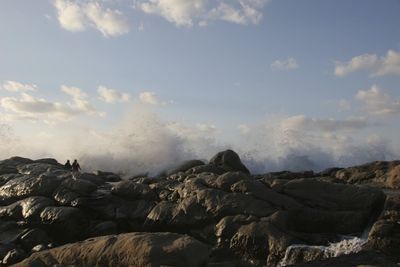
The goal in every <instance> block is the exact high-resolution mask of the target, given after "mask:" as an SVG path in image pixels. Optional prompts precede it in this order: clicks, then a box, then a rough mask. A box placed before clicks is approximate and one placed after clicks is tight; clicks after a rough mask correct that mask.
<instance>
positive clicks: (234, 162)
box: [210, 149, 250, 174]
mask: <svg viewBox="0 0 400 267" xmlns="http://www.w3.org/2000/svg"><path fill="white" fill-rule="evenodd" d="M210 163H211V164H214V165H216V166H219V167H221V168H222V169H224V170H225V171H240V172H244V173H248V174H250V171H249V170H248V169H247V168H246V166H245V165H244V164H243V163H242V161H241V160H240V157H239V156H238V154H236V152H234V151H233V150H230V149H228V150H225V151H221V152H219V153H217V154H216V155H215V156H214V157H212V158H211V159H210Z"/></svg>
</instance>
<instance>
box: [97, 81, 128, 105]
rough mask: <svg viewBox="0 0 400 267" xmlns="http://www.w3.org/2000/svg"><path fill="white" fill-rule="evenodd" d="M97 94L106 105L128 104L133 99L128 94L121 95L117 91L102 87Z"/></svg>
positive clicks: (98, 88)
mask: <svg viewBox="0 0 400 267" xmlns="http://www.w3.org/2000/svg"><path fill="white" fill-rule="evenodd" d="M97 92H98V94H99V98H100V100H102V101H104V102H106V103H117V102H127V101H129V100H130V98H131V96H130V94H128V93H120V92H118V91H117V90H115V89H111V88H107V87H105V86H102V85H100V86H99V87H97Z"/></svg>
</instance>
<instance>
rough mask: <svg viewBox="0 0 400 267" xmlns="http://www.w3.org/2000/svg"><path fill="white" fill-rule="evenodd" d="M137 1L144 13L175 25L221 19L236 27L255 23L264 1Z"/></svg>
mask: <svg viewBox="0 0 400 267" xmlns="http://www.w3.org/2000/svg"><path fill="white" fill-rule="evenodd" d="M215 2H216V3H217V4H216V5H215V4H213V3H214V2H213V1H208V0H192V1H187V0H138V1H136V6H137V7H138V8H139V9H140V10H142V11H143V12H145V13H147V14H153V15H158V16H161V17H163V18H165V19H166V20H167V21H169V22H172V23H174V24H176V25H177V26H183V27H191V26H193V25H195V24H198V25H200V26H206V25H208V22H209V21H213V20H223V21H227V22H232V23H236V24H243V25H245V24H258V23H259V22H260V21H261V19H262V17H263V13H262V9H263V7H264V6H265V5H266V4H267V3H268V2H269V1H268V0H232V1H225V0H222V1H215Z"/></svg>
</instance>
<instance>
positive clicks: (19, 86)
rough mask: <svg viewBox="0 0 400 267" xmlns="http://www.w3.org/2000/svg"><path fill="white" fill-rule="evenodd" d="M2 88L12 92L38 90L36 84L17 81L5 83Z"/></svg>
mask: <svg viewBox="0 0 400 267" xmlns="http://www.w3.org/2000/svg"><path fill="white" fill-rule="evenodd" d="M2 87H3V89H4V90H7V91H10V92H26V91H35V90H36V89H37V86H36V85H35V84H23V83H20V82H17V81H5V82H4V83H3V85H2Z"/></svg>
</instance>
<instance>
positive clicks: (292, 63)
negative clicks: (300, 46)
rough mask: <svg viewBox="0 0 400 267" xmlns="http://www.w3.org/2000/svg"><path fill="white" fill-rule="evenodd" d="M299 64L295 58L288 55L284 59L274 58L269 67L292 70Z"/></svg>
mask: <svg viewBox="0 0 400 267" xmlns="http://www.w3.org/2000/svg"><path fill="white" fill-rule="evenodd" d="M299 67H300V66H299V64H298V63H297V61H296V59H294V58H292V57H290V58H288V59H284V60H275V61H274V62H272V64H271V68H272V69H275V70H294V69H298V68H299Z"/></svg>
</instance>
